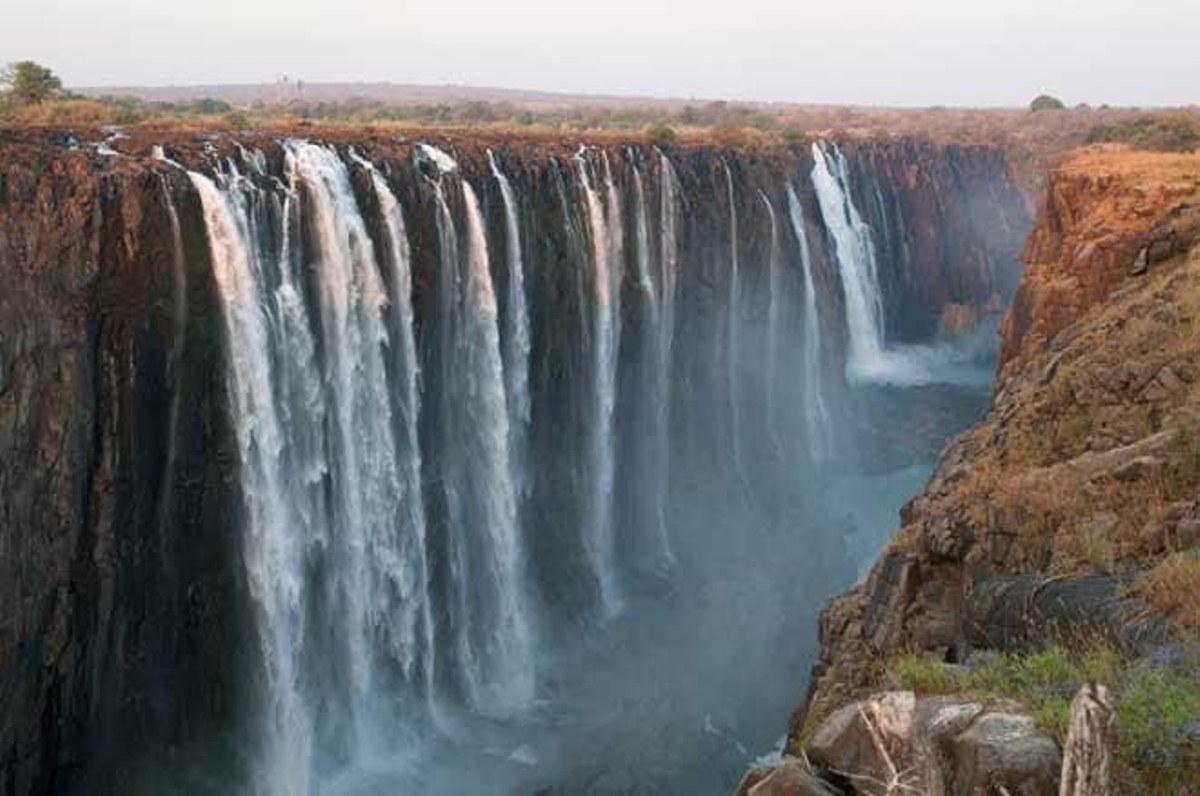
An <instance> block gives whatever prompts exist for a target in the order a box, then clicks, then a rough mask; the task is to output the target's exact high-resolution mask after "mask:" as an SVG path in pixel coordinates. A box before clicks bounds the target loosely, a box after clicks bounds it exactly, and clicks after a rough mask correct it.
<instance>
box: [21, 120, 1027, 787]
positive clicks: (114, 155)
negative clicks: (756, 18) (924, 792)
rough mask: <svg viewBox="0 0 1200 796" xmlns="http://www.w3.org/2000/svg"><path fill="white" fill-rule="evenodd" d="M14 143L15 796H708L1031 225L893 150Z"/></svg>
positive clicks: (919, 434) (949, 171) (983, 158)
mask: <svg viewBox="0 0 1200 796" xmlns="http://www.w3.org/2000/svg"><path fill="white" fill-rule="evenodd" d="M2 135H3V138H0V158H2V159H3V166H4V170H3V179H2V181H0V221H3V224H2V226H0V229H2V230H3V232H2V234H0V263H2V264H3V269H4V270H3V272H2V273H0V288H2V289H3V290H2V292H0V328H3V329H4V330H5V334H4V336H3V339H0V450H2V451H3V452H4V455H3V456H2V457H0V520H2V521H3V526H4V527H3V536H2V538H0V545H2V547H0V551H2V552H3V555H0V589H2V590H3V594H0V597H2V598H3V599H0V606H2V608H0V610H2V611H3V614H2V615H0V660H2V661H3V663H4V665H3V666H0V677H2V678H3V679H2V680H0V696H2V704H3V706H4V710H3V712H2V715H0V783H3V786H4V789H5V790H4V793H5V794H6V796H10V795H11V796H27V795H28V794H39V795H40V794H53V793H163V792H172V793H189V794H190V793H195V794H207V793H229V792H247V793H255V794H263V795H264V796H283V795H284V794H305V795H306V796H307V794H330V795H332V794H361V795H362V796H367V795H368V794H377V793H384V792H395V791H396V790H397V789H401V791H402V792H405V789H408V790H411V791H412V792H421V793H428V794H440V793H445V794H454V793H464V792H480V793H492V792H495V793H523V794H524V793H535V792H536V793H541V794H550V793H552V794H571V796H577V795H580V794H606V793H613V794H616V793H658V792H672V793H674V792H679V793H683V792H695V793H727V792H731V791H732V789H733V787H734V786H735V785H736V783H737V781H738V779H739V778H740V775H741V773H742V771H743V769H744V768H745V766H746V765H747V763H749V762H750V761H751V760H752V759H753V758H754V757H755V756H757V755H758V754H762V753H765V752H767V751H769V750H770V748H771V746H772V744H773V743H774V741H775V738H776V737H777V736H778V735H779V733H780V732H781V731H782V728H783V725H784V723H785V722H784V720H783V717H784V716H786V714H787V712H788V710H789V709H790V708H791V707H792V706H793V705H794V703H795V702H796V701H798V700H799V698H800V697H801V695H802V693H803V690H804V686H805V682H804V672H805V671H806V669H807V667H808V665H809V664H810V663H811V662H812V661H813V659H814V656H815V655H816V648H815V641H814V639H813V638H812V637H811V636H809V635H806V634H805V631H804V629H803V628H804V623H802V622H799V621H797V619H796V614H797V613H798V612H801V613H804V614H806V615H808V616H811V617H815V615H816V613H817V611H818V610H819V609H820V607H821V605H822V603H823V601H824V600H825V599H827V598H828V597H830V596H831V595H832V594H834V593H836V592H837V591H839V590H841V589H843V588H845V587H846V586H848V585H849V584H850V583H852V582H853V581H854V579H855V576H856V574H857V572H858V571H859V570H860V569H861V568H863V567H865V566H866V565H867V564H868V563H869V561H870V560H871V559H873V558H874V556H875V554H876V552H878V549H879V547H880V546H881V544H882V540H883V539H884V538H885V537H886V535H887V534H888V533H889V532H890V531H891V530H892V528H891V527H859V528H857V529H856V528H855V527H854V524H855V519H854V518H857V519H858V523H859V524H860V525H862V524H872V523H870V522H867V521H865V520H863V519H862V518H863V517H864V516H868V515H870V514H872V513H873V512H882V513H883V514H884V515H888V514H889V513H894V512H896V511H897V510H898V509H899V502H900V501H902V500H903V499H905V498H907V494H904V492H905V490H904V489H899V490H897V489H895V488H890V489H889V488H885V487H882V486H881V481H880V479H883V480H884V481H886V479H887V478H888V477H893V476H897V474H899V477H901V478H902V479H904V482H905V483H908V482H909V481H911V480H912V479H914V478H915V479H917V480H918V481H919V479H921V478H923V477H924V474H925V473H926V472H927V471H928V468H929V467H930V466H931V464H932V460H933V456H934V454H935V453H936V452H937V450H939V449H940V448H941V446H942V445H943V443H944V442H945V441H946V440H947V439H948V438H949V437H950V436H951V435H952V434H954V433H957V432H958V431H960V430H962V429H963V428H965V427H966V425H968V424H969V423H970V422H971V421H972V420H974V419H975V416H976V414H977V413H978V412H979V411H981V410H982V409H983V407H984V406H985V403H986V400H987V388H988V385H989V382H990V379H991V374H992V367H993V364H994V359H993V357H994V353H995V352H994V345H993V340H994V337H995V331H996V328H997V324H998V322H999V315H1000V312H1001V311H1002V310H1003V309H1004V307H1006V306H1007V304H1008V301H1009V299H1010V298H1011V296H1012V295H1013V293H1014V291H1015V290H1016V288H1017V283H1018V279H1019V277H1020V265H1019V263H1018V262H1017V251H1018V248H1019V247H1020V244H1021V241H1022V239H1023V237H1024V235H1025V233H1026V232H1027V231H1028V229H1029V225H1030V221H1031V216H1030V208H1029V204H1028V202H1027V200H1026V198H1025V196H1024V195H1023V194H1022V192H1021V190H1020V188H1019V187H1018V185H1017V183H1016V180H1015V178H1014V176H1013V174H1012V170H1011V168H1010V165H1009V163H1008V161H1007V159H1006V154H1005V152H1004V151H1002V150H1001V149H999V148H993V147H988V146H974V145H956V144H945V143H938V144H935V143H931V142H928V141H924V140H920V139H915V138H881V139H879V140H874V139H863V138H853V137H845V138H843V139H837V140H833V139H813V140H810V141H806V142H805V143H804V145H803V146H796V145H793V146H779V147H757V146H747V145H742V146H738V145H725V146H722V145H718V144H709V143H699V144H695V143H693V144H686V145H684V144H675V145H664V146H662V147H657V146H654V145H652V144H650V143H648V142H646V141H644V140H636V139H631V140H618V139H616V138H612V137H606V136H600V137H598V138H597V139H596V140H594V141H588V142H584V141H580V140H575V139H570V140H567V139H566V138H565V137H552V136H546V137H541V138H539V137H536V136H526V137H522V136H519V135H497V134H484V133H479V134H462V133H431V134H430V135H428V136H426V137H421V138H414V139H412V140H410V139H408V138H405V137H403V136H388V135H383V134H379V133H370V132H365V131H354V130H347V131H340V132H339V131H336V130H334V131H330V132H324V131H323V132H322V134H321V136H320V137H317V136H315V135H314V136H305V131H303V130H290V131H283V132H281V133H280V134H278V135H272V134H268V133H255V134H252V135H247V136H239V137H233V136H205V135H200V134H192V133H183V132H176V131H163V132H162V134H155V133H153V132H152V131H144V130H139V131H137V132H136V133H133V134H131V135H128V136H120V135H118V136H114V137H111V138H110V139H107V140H106V143H104V144H103V145H92V144H86V143H83V144H81V143H79V141H78V140H76V139H75V138H74V137H73V136H68V135H67V134H66V133H57V132H47V131H40V132H6V133H3V134H2ZM99 135H100V134H99V133H98V132H97V133H96V134H95V135H93V136H85V139H87V140H98V138H99ZM964 317H965V318H967V319H968V320H969V322H968V323H960V321H961V319H962V318H964ZM10 330H11V331H10ZM908 491H911V486H909V487H908ZM847 514H850V515H852V517H851V518H850V519H848V518H847ZM785 611H786V612H791V616H790V617H784V616H781V613H782V612H785ZM785 619H786V621H785ZM810 624H811V622H810ZM701 653H703V654H701ZM772 712H773V713H774V714H775V715H777V716H779V720H778V721H772V720H769V719H768V720H764V714H770V713H772ZM772 724H774V725H775V726H774V727H772ZM465 761H466V762H465ZM664 783H669V785H668V784H664ZM664 788H666V790H663V789H664Z"/></svg>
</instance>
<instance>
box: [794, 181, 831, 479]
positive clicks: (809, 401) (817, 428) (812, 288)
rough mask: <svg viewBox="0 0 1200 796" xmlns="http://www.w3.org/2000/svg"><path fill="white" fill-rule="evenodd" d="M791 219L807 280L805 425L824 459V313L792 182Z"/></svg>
mask: <svg viewBox="0 0 1200 796" xmlns="http://www.w3.org/2000/svg"><path fill="white" fill-rule="evenodd" d="M786 190H787V203H788V218H789V220H790V221H791V223H792V232H793V233H794V234H795V236H796V244H797V246H798V247H799V249H800V274H801V277H802V278H803V280H804V341H803V349H802V356H801V378H802V379H803V385H802V390H803V392H802V396H803V397H802V401H801V402H802V404H803V412H804V427H805V430H806V432H807V436H808V445H809V450H810V451H811V453H812V457H813V460H814V461H816V462H821V461H824V460H825V459H826V457H827V456H828V455H829V445H830V442H829V437H830V424H829V410H828V409H827V408H826V406H825V394H824V389H823V387H822V377H821V374H822V368H821V314H820V310H819V309H818V306H817V287H816V284H815V283H814V282H813V274H812V256H811V253H810V252H809V249H808V234H807V233H806V232H805V230H804V214H803V210H802V209H801V207H800V198H799V197H798V196H796V189H795V188H793V187H792V185H791V183H788V184H787V186H786Z"/></svg>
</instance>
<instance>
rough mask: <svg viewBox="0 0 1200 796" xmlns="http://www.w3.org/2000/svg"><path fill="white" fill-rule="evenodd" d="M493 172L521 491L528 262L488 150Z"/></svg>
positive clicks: (512, 201) (506, 186)
mask: <svg viewBox="0 0 1200 796" xmlns="http://www.w3.org/2000/svg"><path fill="white" fill-rule="evenodd" d="M488 163H489V164H490V165H491V168H492V175H493V176H494V177H495V178H496V182H497V183H499V185H500V194H501V196H502V198H503V199H504V221H505V238H506V240H505V243H506V254H507V259H508V291H507V293H506V295H505V310H506V311H505V330H504V331H505V334H504V341H505V347H504V364H505V370H504V373H505V392H506V394H507V396H508V406H509V412H508V414H509V421H508V423H509V431H510V433H511V434H512V439H511V443H510V444H511V448H512V455H513V461H514V467H513V469H514V478H515V479H516V483H517V494H518V495H522V494H524V493H525V491H526V490H527V489H528V487H529V485H528V484H527V483H526V482H525V475H526V474H525V467H524V457H525V446H526V441H525V440H526V438H527V435H528V432H529V423H530V415H529V412H530V401H529V349H530V341H529V311H528V309H527V308H526V305H525V265H524V263H523V262H522V257H521V228H520V223H519V221H518V215H517V209H518V206H517V197H516V194H515V193H514V192H513V188H512V184H511V183H510V182H509V181H508V177H506V176H504V172H503V171H501V170H500V166H499V164H497V163H496V156H495V154H494V153H493V152H492V151H491V150H488Z"/></svg>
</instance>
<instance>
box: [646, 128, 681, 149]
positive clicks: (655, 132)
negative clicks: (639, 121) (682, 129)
mask: <svg viewBox="0 0 1200 796" xmlns="http://www.w3.org/2000/svg"><path fill="white" fill-rule="evenodd" d="M646 137H647V138H649V139H650V143H652V144H654V145H655V146H660V147H662V146H670V145H671V144H673V143H675V139H676V138H677V137H678V136H676V134H675V131H674V130H673V129H671V128H670V127H669V126H667V125H665V124H652V125H650V126H649V127H647V128H646Z"/></svg>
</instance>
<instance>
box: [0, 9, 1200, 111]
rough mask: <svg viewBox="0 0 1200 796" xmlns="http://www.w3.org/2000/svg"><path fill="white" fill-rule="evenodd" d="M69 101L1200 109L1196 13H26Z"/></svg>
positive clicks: (1, 42)
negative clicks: (513, 94)
mask: <svg viewBox="0 0 1200 796" xmlns="http://www.w3.org/2000/svg"><path fill="white" fill-rule="evenodd" d="M5 5H6V6H7V8H6V9H5V10H3V11H2V12H0V62H8V61H15V60H22V59H32V60H35V61H39V62H41V63H44V64H46V65H47V66H50V67H51V68H53V69H55V70H56V71H57V72H58V73H59V75H61V76H62V78H63V80H64V82H65V83H66V84H67V85H68V86H72V85H74V86H118V85H184V84H189V85H190V84H213V83H265V82H272V81H274V80H275V79H276V78H277V77H278V76H280V75H285V74H286V75H290V76H292V77H299V78H301V79H303V80H305V81H307V82H310V83H312V82H342V81H354V82H357V81H368V82H374V81H391V82H394V83H417V84H438V85H441V84H458V85H473V86H489V87H503V88H523V89H539V90H552V91H566V92H572V93H588V94H619V95H637V96H654V97H678V98H701V99H727V100H761V101H784V102H813V103H846V104H862V105H903V106H918V107H920V106H928V105H957V106H994V105H1009V106H1016V105H1025V104H1027V103H1028V102H1029V100H1030V99H1031V98H1032V97H1033V96H1035V95H1036V94H1039V93H1042V92H1048V93H1051V94H1054V95H1056V96H1058V97H1060V98H1062V99H1063V100H1064V101H1065V102H1067V103H1068V104H1076V103H1082V102H1087V103H1091V104H1101V103H1109V104H1112V105H1138V106H1155V105H1185V104H1197V103H1200V0H991V1H990V2H978V0H853V1H852V2H844V1H839V0H672V1H671V2H668V1H667V0H589V2H586V3H580V2H574V1H573V0H492V1H491V2H482V1H480V0H471V1H470V2H468V1H466V0H426V1H425V2H413V0H197V1H195V2H186V3H185V2H155V0H112V1H111V2H105V3H101V2H99V1H98V0H34V1H33V2H12V3H6V4H5Z"/></svg>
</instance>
